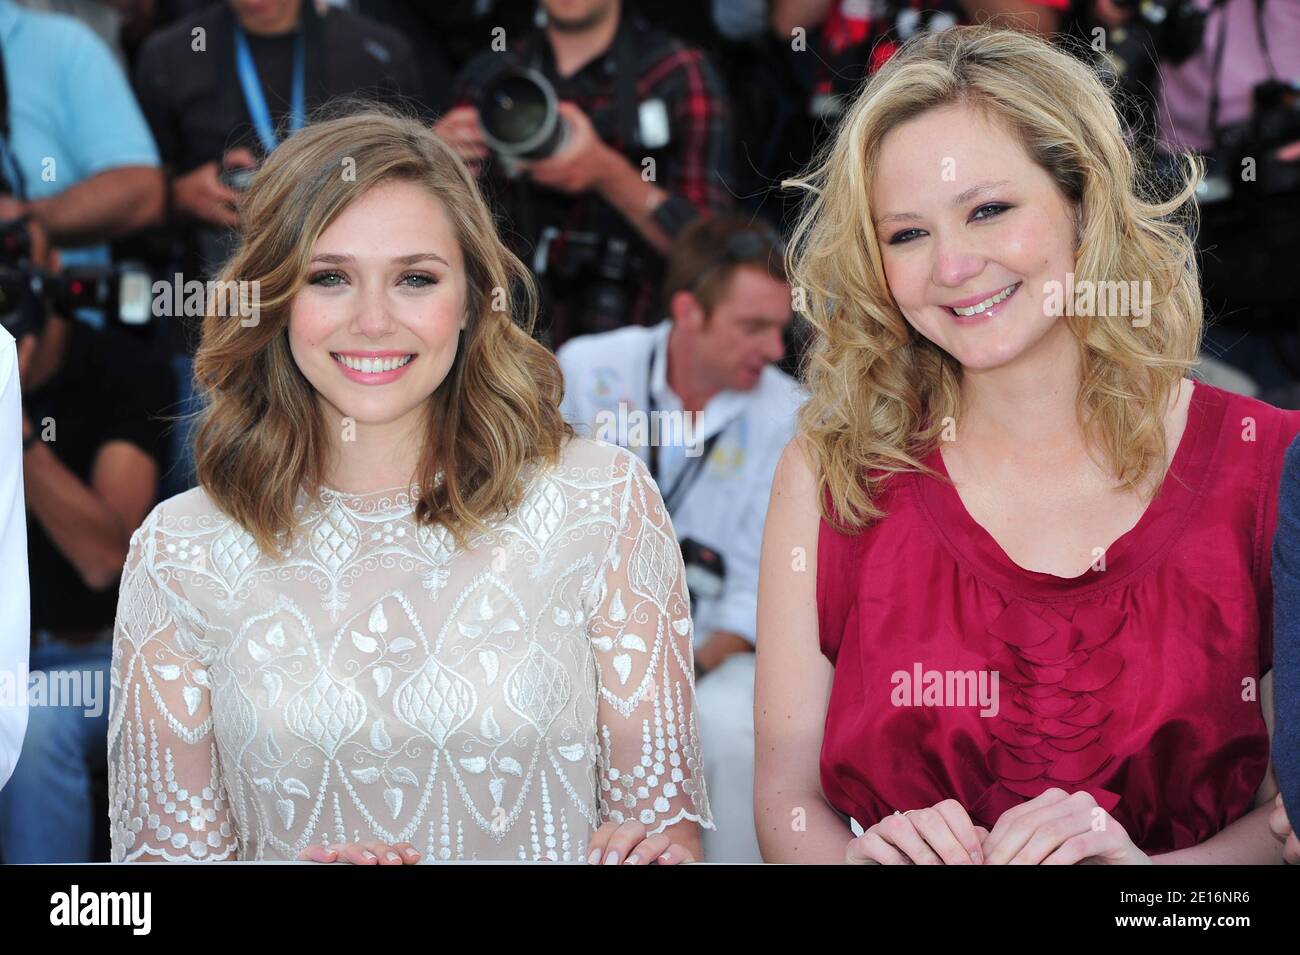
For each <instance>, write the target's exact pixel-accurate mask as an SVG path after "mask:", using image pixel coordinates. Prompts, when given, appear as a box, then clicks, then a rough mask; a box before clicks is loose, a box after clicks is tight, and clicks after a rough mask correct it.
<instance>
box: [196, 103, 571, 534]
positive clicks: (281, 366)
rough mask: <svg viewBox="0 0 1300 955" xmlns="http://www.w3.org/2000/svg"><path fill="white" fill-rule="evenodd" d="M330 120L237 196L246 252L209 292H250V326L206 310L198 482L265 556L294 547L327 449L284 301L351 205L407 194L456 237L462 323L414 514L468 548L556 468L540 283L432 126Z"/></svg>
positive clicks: (431, 422)
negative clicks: (390, 190) (538, 475)
mask: <svg viewBox="0 0 1300 955" xmlns="http://www.w3.org/2000/svg"><path fill="white" fill-rule="evenodd" d="M340 114H341V115H340ZM324 116H325V117H326V118H322V114H318V116H317V118H316V120H315V121H313V122H312V123H310V124H309V125H307V126H306V127H305V128H303V129H302V130H300V131H299V132H297V133H295V134H294V135H292V136H290V137H289V138H288V139H287V140H285V141H284V142H283V143H282V144H281V145H280V146H279V147H278V148H276V150H275V151H274V152H273V153H272V154H271V155H270V157H269V158H268V159H267V160H266V162H265V163H264V165H263V166H262V167H261V169H259V171H258V172H257V174H256V175H255V177H254V179H253V182H252V185H251V186H250V188H249V189H248V191H247V192H246V193H245V194H244V196H243V200H242V205H241V219H242V222H243V234H242V237H241V242H240V245H239V247H238V249H237V251H236V252H235V253H234V255H233V256H232V257H231V259H230V261H229V262H228V263H227V265H226V266H225V268H224V269H223V270H222V273H221V275H220V276H219V277H218V278H217V281H218V282H232V281H233V282H238V281H247V282H252V281H258V282H260V289H259V292H260V296H259V298H260V302H259V305H260V314H259V315H258V320H257V322H256V324H253V325H251V326H249V327H245V325H244V324H243V323H242V322H241V320H240V319H239V318H237V317H230V316H226V315H222V314H219V312H221V311H222V309H221V308H220V307H219V305H220V303H211V302H210V303H209V305H208V310H207V314H206V315H205V317H204V320H203V337H202V342H201V344H200V345H199V348H198V350H197V353H196V355H195V360H194V374H195V378H196V382H197V385H198V387H199V388H200V389H201V390H202V392H203V393H204V397H205V398H206V407H205V408H204V409H203V410H202V411H201V412H200V416H199V425H198V430H197V435H196V438H195V463H196V467H197V475H198V481H199V484H200V485H201V486H202V487H203V488H204V490H206V491H207V493H208V495H209V496H210V497H211V498H212V499H213V501H214V502H215V503H216V504H217V505H218V506H219V507H220V508H221V509H222V510H223V511H225V512H226V513H227V514H228V515H230V516H231V517H232V518H234V519H235V520H236V521H238V522H239V523H240V524H241V525H243V526H244V527H245V528H246V529H247V530H248V531H249V533H250V534H252V535H253V536H254V538H255V539H256V540H257V542H258V545H259V546H261V547H262V548H263V549H264V550H266V551H268V552H271V551H272V548H278V547H279V546H280V544H281V542H282V541H285V542H291V536H292V535H291V533H290V532H292V531H293V529H294V523H295V522H294V512H293V506H294V499H295V497H296V494H297V492H298V490H299V488H300V487H301V488H305V489H306V490H307V491H308V493H309V494H311V495H312V496H313V497H317V496H319V493H320V485H321V482H322V480H323V478H324V474H325V468H326V465H327V460H326V458H327V455H328V452H329V449H330V442H329V440H328V435H327V434H326V430H325V429H326V423H325V420H324V417H323V415H322V412H321V410H320V406H319V403H318V400H317V394H316V392H315V389H314V388H313V387H312V385H311V383H310V382H309V381H308V380H307V379H306V378H305V377H304V376H303V374H302V372H301V371H300V370H299V368H298V366H297V364H296V362H295V361H294V359H293V355H292V354H291V353H290V350H289V341H288V325H289V312H290V305H291V302H292V300H293V297H294V295H295V294H296V293H297V292H298V290H299V289H300V288H301V287H302V286H303V285H304V284H305V282H306V279H307V276H308V263H309V261H310V259H311V254H312V248H313V246H314V245H315V243H316V240H317V238H318V237H319V236H320V234H321V233H322V232H323V231H324V230H325V229H326V228H328V227H329V225H330V223H331V222H333V221H334V220H335V219H336V218H337V217H338V216H339V214H340V213H342V212H343V210H344V209H346V208H347V207H348V205H349V204H351V203H352V202H355V201H356V200H357V199H358V198H359V197H361V196H362V195H364V194H365V193H366V192H367V190H369V189H371V188H372V187H374V186H376V185H378V184H380V183H386V182H391V181H406V182H412V183H416V184H418V185H422V186H423V187H424V188H425V189H427V190H428V191H429V192H430V194H432V195H433V196H434V197H436V198H437V199H438V200H439V201H440V202H441V203H442V206H443V208H444V209H445V210H446V213H447V217H448V219H449V220H450V222H451V224H452V227H453V230H454V232H455V235H456V239H457V241H458V242H459V244H460V248H461V252H462V255H463V259H464V263H465V273H466V293H465V311H466V318H467V324H466V327H465V329H464V331H463V332H461V339H460V343H459V347H458V349H457V352H456V357H455V360H454V361H453V363H452V365H451V368H450V369H449V371H448V372H447V377H446V378H445V379H444V380H443V382H442V383H441V384H440V385H439V386H438V388H437V389H436V390H435V391H434V392H433V394H432V395H431V396H430V397H429V399H428V404H427V410H428V429H427V431H426V432H425V438H424V443H423V448H422V451H421V456H420V463H419V465H418V467H417V472H416V474H417V477H416V479H417V480H418V481H419V483H420V486H421V491H420V498H419V501H418V502H417V506H416V511H415V513H416V518H417V520H418V521H419V522H420V523H421V524H426V525H432V524H441V525H443V526H445V527H446V528H447V529H448V530H449V531H450V532H452V534H453V535H454V537H455V539H456V540H457V542H458V543H461V544H463V543H464V542H465V539H466V534H467V533H468V532H469V531H471V530H481V529H483V528H484V527H485V526H486V525H487V523H488V522H489V521H490V520H491V519H492V518H493V517H495V516H497V515H499V514H502V513H504V512H507V511H509V510H510V509H512V508H514V507H515V506H517V505H518V503H519V501H520V499H521V498H522V494H523V490H524V487H523V482H522V481H521V476H522V472H523V470H524V468H525V465H527V464H529V463H530V462H534V461H554V460H555V459H557V458H558V456H559V453H560V450H561V448H562V446H563V443H564V441H565V440H566V438H567V437H569V436H571V435H572V434H573V430H572V428H571V427H570V426H569V425H568V424H566V423H565V422H564V420H563V418H562V417H561V414H560V410H559V406H560V401H561V399H562V397H563V393H564V385H563V378H562V376H561V373H560V367H559V364H558V362H557V361H556V359H555V356H554V355H553V354H552V353H551V352H550V351H549V350H548V349H546V348H545V347H544V346H543V345H541V344H540V343H538V342H537V341H535V340H534V339H533V338H532V336H531V331H532V328H533V324H534V322H535V320H536V313H537V294H536V286H535V284H534V281H533V279H532V276H531V274H530V273H529V272H528V270H527V268H526V267H525V266H524V264H523V263H522V262H521V261H520V260H519V259H518V258H517V257H516V256H515V255H513V254H512V253H511V252H510V251H509V250H508V249H507V248H506V247H505V246H504V245H503V244H502V242H501V239H500V238H499V237H498V234H497V229H496V224H495V223H494V222H493V219H492V216H491V214H490V213H489V211H488V208H487V206H486V205H485V203H484V201H483V198H482V196H481V195H480V193H479V190H478V187H477V185H476V184H475V182H474V179H473V177H472V176H471V175H470V173H469V172H468V171H467V169H466V168H465V166H464V164H463V163H462V162H461V161H460V159H459V158H457V156H456V155H455V154H454V153H453V152H452V151H451V149H450V148H449V147H448V146H446V145H445V144H444V143H443V142H442V141H441V140H440V139H438V138H437V137H436V136H435V135H433V133H431V132H430V130H429V129H428V127H427V126H425V125H423V124H421V123H420V122H418V121H417V120H415V119H414V118H411V117H408V116H405V115H403V114H401V113H399V112H398V111H396V110H395V109H391V108H386V107H381V106H379V105H378V104H373V103H363V102H358V101H356V100H350V101H346V102H345V103H343V104H342V105H337V104H336V105H335V106H333V107H331V108H330V112H329V113H327V114H324ZM345 171H351V172H352V173H353V175H351V176H348V175H345V174H344V173H345ZM494 306H495V307H494ZM502 306H504V307H502ZM439 472H441V474H442V477H441V480H438V473H439ZM286 534H289V536H288V537H287V538H286V536H285V535H286Z"/></svg>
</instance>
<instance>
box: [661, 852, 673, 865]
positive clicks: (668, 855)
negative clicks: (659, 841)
mask: <svg viewBox="0 0 1300 955" xmlns="http://www.w3.org/2000/svg"><path fill="white" fill-rule="evenodd" d="M659 858H661V859H663V860H664V861H665V862H669V861H671V860H672V853H670V852H668V851H664V852H661V853H659Z"/></svg>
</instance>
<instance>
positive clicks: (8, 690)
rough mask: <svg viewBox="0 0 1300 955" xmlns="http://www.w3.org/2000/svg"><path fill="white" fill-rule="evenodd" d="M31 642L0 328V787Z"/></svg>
mask: <svg viewBox="0 0 1300 955" xmlns="http://www.w3.org/2000/svg"><path fill="white" fill-rule="evenodd" d="M30 645H31V592H30V590H29V589H28V583H27V506H26V502H25V498H24V496H23V455H22V403H21V399H20V392H19V389H18V353H17V349H16V346H15V344H14V340H13V336H11V335H10V334H9V333H8V332H6V331H4V330H3V329H0V788H3V786H4V784H5V783H6V782H8V781H9V777H10V776H11V775H12V774H13V771H14V765H15V764H16V763H17V762H18V754H19V752H20V751H21V750H22V745H23V735H24V734H25V733H26V732H27V665H28V662H29V660H30V657H29V655H28V650H29V647H30Z"/></svg>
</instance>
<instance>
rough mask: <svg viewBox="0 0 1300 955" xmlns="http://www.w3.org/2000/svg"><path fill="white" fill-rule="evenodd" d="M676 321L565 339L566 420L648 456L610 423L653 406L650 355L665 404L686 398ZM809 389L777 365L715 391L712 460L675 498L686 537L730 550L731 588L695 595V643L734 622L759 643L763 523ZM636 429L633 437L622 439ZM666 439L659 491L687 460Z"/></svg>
mask: <svg viewBox="0 0 1300 955" xmlns="http://www.w3.org/2000/svg"><path fill="white" fill-rule="evenodd" d="M671 329H672V321H671V320H665V321H663V322H661V323H660V324H659V325H656V326H654V327H651V328H644V327H641V326H629V327H627V328H620V329H616V330H615V331H612V332H605V333H602V334H598V335H581V336H579V337H577V338H574V339H571V340H570V341H568V342H566V343H565V344H564V345H563V346H562V347H561V348H560V350H559V352H558V353H557V356H558V357H559V360H560V367H561V369H562V370H563V371H564V404H563V412H564V417H565V419H566V420H567V421H568V422H569V423H570V424H572V425H573V426H574V428H575V430H576V431H577V432H578V433H579V434H581V435H583V436H586V437H595V438H601V439H603V440H606V441H610V442H612V443H617V444H621V445H623V446H625V447H628V448H629V450H633V451H635V452H636V453H637V454H638V455H640V457H641V458H642V460H644V461H647V462H648V461H649V459H650V456H649V452H648V449H647V447H645V446H637V442H636V440H635V437H636V433H635V428H634V427H632V428H629V429H626V430H625V432H624V433H622V434H609V433H605V432H607V431H608V429H607V428H601V427H600V424H601V423H602V422H604V423H605V424H608V423H609V422H610V420H611V419H614V418H617V417H618V416H619V414H620V411H619V406H620V404H622V405H623V406H624V409H625V410H624V412H623V413H622V414H623V419H624V420H627V421H629V422H630V421H634V420H635V419H634V416H633V414H632V412H634V411H639V412H641V415H642V418H643V420H644V415H645V413H646V412H647V411H648V410H649V402H648V400H647V397H648V394H649V393H650V390H651V387H652V385H651V382H650V377H649V373H650V358H651V355H652V354H657V355H658V357H657V359H656V360H655V363H654V364H655V380H654V382H653V389H654V395H655V408H656V410H658V411H676V412H679V413H680V411H681V407H682V404H681V400H680V399H679V398H678V397H677V395H675V394H674V393H673V392H672V390H671V389H670V388H669V387H668V382H667V367H668V363H667V359H666V353H667V348H668V333H669V331H671ZM805 397H806V395H805V394H804V392H803V391H802V390H801V389H800V387H799V385H798V383H797V382H795V380H794V379H793V378H791V377H790V376H789V375H787V374H785V373H784V372H782V371H781V370H780V369H778V368H776V367H774V366H772V365H769V366H768V367H767V368H765V369H764V370H763V374H762V376H761V377H760V378H759V381H758V384H757V385H756V386H755V387H754V388H753V389H752V390H750V391H744V392H741V391H723V392H720V393H719V394H717V395H715V396H714V397H713V398H711V399H710V400H709V402H708V404H707V405H706V406H705V407H704V410H703V412H702V414H701V416H700V419H699V426H698V429H697V431H696V434H695V436H694V438H695V441H696V443H697V444H702V443H703V442H705V441H707V440H708V439H709V438H710V437H711V436H713V435H714V434H718V439H717V441H716V442H715V444H714V447H713V449H712V451H711V452H710V454H709V458H708V461H707V463H706V464H705V465H704V467H703V469H702V470H701V472H700V473H699V474H698V475H697V476H696V479H695V480H694V483H693V484H691V485H690V488H689V491H688V492H686V493H685V495H684V496H683V497H682V498H681V499H680V500H679V501H678V502H677V503H676V504H675V505H674V509H673V513H672V525H673V528H674V530H675V531H676V532H677V538H678V540H679V541H680V540H685V539H686V538H690V539H693V540H695V541H697V542H698V543H700V544H703V545H705V546H708V547H711V548H713V549H714V550H716V551H718V552H719V553H720V554H721V555H722V559H723V563H724V565H725V574H726V576H725V580H724V585H723V592H722V594H721V595H720V596H718V597H715V598H700V599H697V600H695V601H693V602H692V605H691V617H692V619H693V620H694V623H695V640H696V643H697V644H700V643H703V642H704V641H706V640H707V639H708V637H709V635H710V634H711V633H713V631H715V630H729V631H732V632H733V633H737V634H739V635H740V636H742V637H744V638H745V639H747V640H749V641H750V642H751V643H752V642H754V634H755V630H756V628H757V616H758V559H759V551H760V550H761V549H762V543H763V522H764V521H765V520H766V518H767V503H768V498H769V496H770V494H771V489H772V478H773V476H774V474H775V473H776V465H777V461H778V460H779V459H780V457H781V452H782V450H783V449H784V448H785V446H786V444H787V443H788V442H789V441H790V439H791V438H792V437H793V436H794V431H795V412H796V411H797V410H798V408H799V405H800V404H802V402H803V400H804V399H805ZM627 437H633V438H634V440H631V441H627V440H624V439H625V438H627ZM663 443H664V442H663V440H661V441H660V448H659V454H660V457H661V458H662V459H663V461H662V464H661V471H662V473H661V474H659V475H657V480H658V481H659V483H660V491H661V492H666V489H669V488H671V487H672V486H673V485H674V483H675V480H676V478H677V477H678V471H679V470H680V468H681V467H682V466H683V465H684V464H685V463H686V458H685V456H684V453H683V452H682V450H681V449H680V447H678V448H672V449H668V448H665V447H664V446H663Z"/></svg>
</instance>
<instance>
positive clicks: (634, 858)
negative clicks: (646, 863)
mask: <svg viewBox="0 0 1300 955" xmlns="http://www.w3.org/2000/svg"><path fill="white" fill-rule="evenodd" d="M640 861H641V857H640V856H639V855H637V854H636V853H635V852H634V853H632V854H631V855H630V856H628V857H627V863H626V864H627V865H636V864H637V863H638V862H640Z"/></svg>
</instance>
